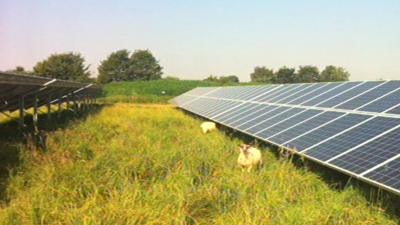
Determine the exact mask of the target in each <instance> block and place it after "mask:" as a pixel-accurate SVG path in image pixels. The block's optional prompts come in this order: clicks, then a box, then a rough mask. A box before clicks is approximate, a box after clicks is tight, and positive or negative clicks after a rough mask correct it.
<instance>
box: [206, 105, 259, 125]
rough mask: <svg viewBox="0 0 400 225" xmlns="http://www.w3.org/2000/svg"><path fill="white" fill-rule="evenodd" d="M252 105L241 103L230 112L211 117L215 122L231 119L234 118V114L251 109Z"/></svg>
mask: <svg viewBox="0 0 400 225" xmlns="http://www.w3.org/2000/svg"><path fill="white" fill-rule="evenodd" d="M251 106H252V104H251V103H241V104H240V105H238V106H237V107H236V108H232V109H231V110H230V111H228V112H225V113H223V114H220V115H218V116H215V117H214V116H213V117H212V119H214V120H217V121H223V120H224V119H225V118H231V117H232V116H234V115H235V114H236V113H238V112H240V111H243V110H246V109H248V108H249V107H251Z"/></svg>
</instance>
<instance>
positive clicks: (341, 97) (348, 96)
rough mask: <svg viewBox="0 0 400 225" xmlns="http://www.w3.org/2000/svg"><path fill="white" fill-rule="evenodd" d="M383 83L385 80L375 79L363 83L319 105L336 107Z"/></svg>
mask: <svg viewBox="0 0 400 225" xmlns="http://www.w3.org/2000/svg"><path fill="white" fill-rule="evenodd" d="M382 83H383V81H374V82H366V83H363V84H361V85H359V86H357V87H355V88H353V89H349V90H347V91H346V92H343V93H342V94H340V95H338V96H336V97H334V98H332V99H330V100H328V101H326V102H324V103H322V104H321V105H319V106H320V107H326V108H331V107H334V106H336V105H338V104H341V103H343V102H344V101H347V100H349V99H351V98H353V97H355V96H357V95H360V94H362V93H364V92H365V91H368V90H371V89H372V88H374V87H376V86H378V85H380V84H382Z"/></svg>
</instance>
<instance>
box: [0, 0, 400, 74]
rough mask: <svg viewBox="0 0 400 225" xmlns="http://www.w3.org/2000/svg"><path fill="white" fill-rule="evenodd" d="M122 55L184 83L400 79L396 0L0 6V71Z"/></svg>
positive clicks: (76, 1)
mask: <svg viewBox="0 0 400 225" xmlns="http://www.w3.org/2000/svg"><path fill="white" fill-rule="evenodd" d="M123 48H125V49H128V50H135V49H150V50H151V51H152V52H153V53H154V55H155V56H156V57H157V58H158V59H159V60H160V63H161V65H162V66H163V67H164V73H165V74H166V75H175V76H179V77H181V78H186V79H202V78H205V77H206V76H208V75H210V74H213V75H231V74H233V75H238V76H239V78H240V79H241V80H244V81H245V80H248V79H249V74H250V73H251V72H252V70H253V68H254V67H255V66H260V65H263V66H266V67H269V68H273V69H278V68H279V67H281V66H283V65H286V66H290V67H298V66H299V65H315V66H318V67H319V68H321V69H322V68H323V67H324V66H325V65H330V64H333V65H338V66H343V67H345V68H346V69H347V70H348V71H349V72H350V73H351V74H352V77H351V79H352V80H375V79H400V1H398V0H393V1H389V0H383V1H367V0H364V1H361V0H347V1H344V0H343V1H342V0H337V1H328V0H321V1H317V0H298V1H289V0H286V1H285V0H283V1H261V0H260V1H234V0H231V1H225V0H223V1H217V0H214V1H211V0H202V1H188V0H186V1H184V0H175V1H167V0H165V1H152V0H150V1H111V0H110V1H100V0H96V1H95V0H69V1H60V0H35V1H33V0H29V1H28V0H0V70H6V69H10V68H13V67H15V66H16V65H22V66H24V67H26V68H28V69H31V68H32V66H34V65H35V63H36V62H37V61H40V60H43V59H44V58H46V57H47V56H48V55H50V54H51V53H56V52H57V53H61V52H68V51H73V52H80V53H81V54H82V55H83V56H84V57H85V58H86V60H87V63H88V64H90V65H91V71H92V72H93V73H97V66H98V64H99V62H100V61H101V60H103V59H105V58H106V57H107V55H109V54H110V53H111V52H112V51H115V50H119V49H123Z"/></svg>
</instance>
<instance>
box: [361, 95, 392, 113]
mask: <svg viewBox="0 0 400 225" xmlns="http://www.w3.org/2000/svg"><path fill="white" fill-rule="evenodd" d="M399 104H400V90H398V91H395V92H393V93H392V94H389V95H387V96H385V97H383V98H381V99H379V100H377V101H374V102H372V103H370V104H368V105H366V106H364V107H362V108H361V109H359V110H360V111H367V112H383V111H385V110H388V109H390V108H392V107H395V106H397V105H399Z"/></svg>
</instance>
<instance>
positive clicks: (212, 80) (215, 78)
mask: <svg viewBox="0 0 400 225" xmlns="http://www.w3.org/2000/svg"><path fill="white" fill-rule="evenodd" d="M204 81H211V82H219V79H218V77H217V76H213V75H210V76H208V77H207V78H206V79H204Z"/></svg>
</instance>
